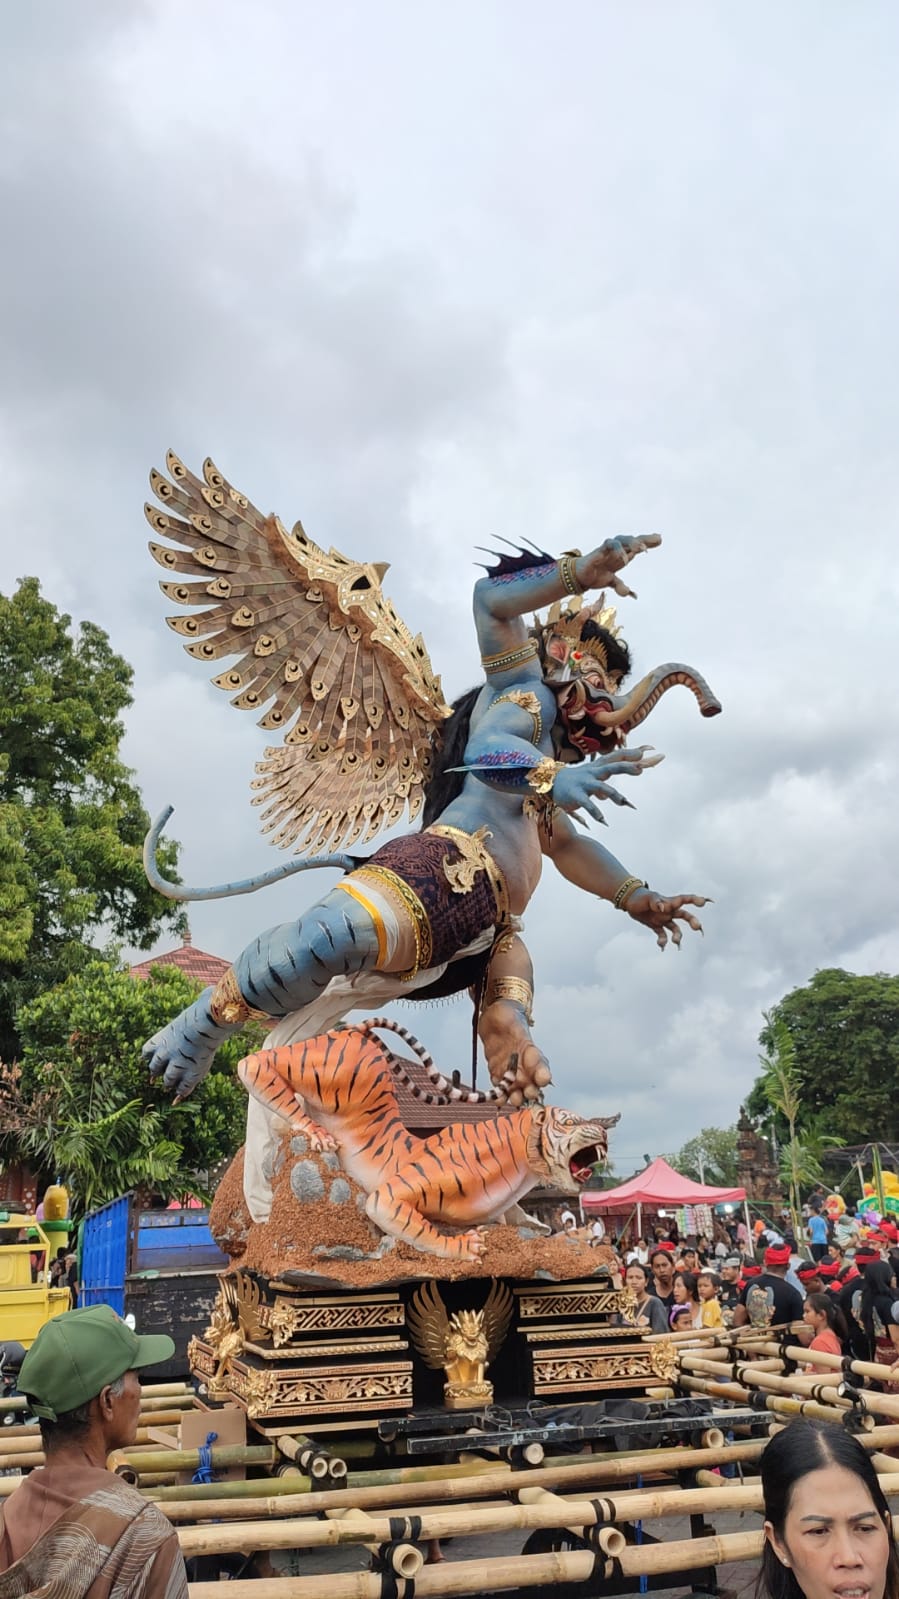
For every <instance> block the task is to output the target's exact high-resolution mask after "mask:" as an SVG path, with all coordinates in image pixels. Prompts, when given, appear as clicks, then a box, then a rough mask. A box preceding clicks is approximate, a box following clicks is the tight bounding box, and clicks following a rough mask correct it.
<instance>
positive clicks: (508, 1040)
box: [478, 933, 552, 1106]
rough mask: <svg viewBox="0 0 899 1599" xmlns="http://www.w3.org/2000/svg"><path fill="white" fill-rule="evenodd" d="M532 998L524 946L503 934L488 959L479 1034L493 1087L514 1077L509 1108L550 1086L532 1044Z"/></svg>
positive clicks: (546, 1070)
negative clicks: (507, 1074)
mask: <svg viewBox="0 0 899 1599" xmlns="http://www.w3.org/2000/svg"><path fill="white" fill-rule="evenodd" d="M533 997H534V968H533V966H532V965H531V957H530V955H529V954H528V951H527V946H526V945H525V943H524V940H523V939H521V938H520V937H519V936H518V934H517V933H504V934H503V935H502V936H501V937H500V938H499V940H498V941H497V943H496V946H495V948H494V951H493V954H492V955H491V957H490V968H489V971H488V975H487V990H486V993H485V995H484V1006H483V1009H482V1011H481V1015H480V1019H479V1021H478V1034H479V1036H480V1039H481V1043H482V1044H483V1046H484V1054H485V1056H486V1059H487V1069H488V1071H489V1073H490V1080H491V1082H492V1083H495V1084H499V1083H500V1082H501V1081H502V1079H503V1077H504V1076H505V1074H506V1072H508V1071H513V1072H514V1073H515V1086H514V1087H513V1089H512V1092H511V1093H510V1095H509V1104H510V1105H516V1106H517V1105H521V1104H522V1102H523V1101H524V1100H526V1099H527V1100H538V1099H542V1098H543V1090H544V1088H545V1087H546V1085H547V1083H550V1082H552V1074H551V1072H550V1069H549V1065H548V1063H547V1060H546V1057H545V1055H544V1054H543V1052H542V1050H540V1049H538V1048H537V1045H536V1044H535V1043H534V1041H533V1039H532V1038H531V1032H530V1027H531V1023H532V1017H531V1004H532V1002H533Z"/></svg>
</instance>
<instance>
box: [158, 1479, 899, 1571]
mask: <svg viewBox="0 0 899 1599" xmlns="http://www.w3.org/2000/svg"><path fill="white" fill-rule="evenodd" d="M897 1493H899V1487H897ZM518 1497H519V1503H518V1504H517V1505H510V1504H507V1503H504V1502H500V1503H497V1504H494V1505H492V1506H490V1507H489V1508H485V1507H483V1506H481V1505H471V1504H460V1505H454V1506H453V1507H452V1508H450V1509H440V1508H438V1509H428V1508H427V1507H419V1509H418V1510H417V1511H416V1512H415V1514H416V1515H417V1517H418V1518H419V1522H420V1525H419V1527H418V1528H417V1530H416V1534H415V1535H416V1537H417V1538H419V1539H421V1540H426V1539H430V1538H459V1537H466V1536H468V1537H480V1536H482V1535H485V1534H489V1533H494V1532H510V1531H515V1530H516V1529H522V1530H526V1531H528V1530H533V1529H536V1528H545V1527H570V1528H572V1529H575V1530H578V1531H579V1530H580V1529H581V1528H582V1527H592V1526H597V1525H606V1524H609V1525H610V1527H611V1524H612V1523H615V1522H618V1521H628V1520H632V1519H633V1520H639V1519H641V1518H644V1519H645V1518H648V1517H650V1516H652V1517H668V1516H682V1515H687V1514H690V1513H693V1514H699V1513H701V1512H703V1511H709V1512H711V1511H713V1510H740V1511H744V1510H745V1511H751V1510H754V1509H760V1508H761V1502H762V1501H761V1492H760V1490H752V1489H746V1488H743V1487H734V1486H732V1485H731V1486H728V1487H726V1488H724V1489H721V1490H718V1489H714V1490H712V1491H711V1492H710V1491H709V1490H707V1489H706V1490H704V1491H701V1492H700V1491H699V1490H697V1489H691V1488H673V1489H662V1490H660V1491H659V1492H657V1493H647V1492H645V1491H644V1490H642V1489H641V1490H639V1491H634V1492H628V1493H624V1494H619V1495H617V1496H616V1497H615V1498H614V1499H609V1498H605V1497H604V1498H603V1501H602V1503H601V1504H600V1505H599V1506H597V1505H596V1504H595V1503H594V1502H593V1501H592V1500H590V1499H564V1498H562V1497H560V1496H559V1495H557V1494H553V1493H548V1492H547V1491H546V1490H545V1489H542V1488H538V1487H531V1486H528V1487H526V1488H522V1489H521V1490H520V1491H519V1495H518ZM412 1514H413V1512H412V1511H410V1509H409V1508H408V1506H404V1507H403V1509H402V1511H401V1512H400V1513H399V1514H398V1513H397V1512H395V1511H394V1512H391V1514H390V1515H389V1516H388V1515H386V1514H385V1515H383V1516H381V1517H380V1518H379V1517H377V1516H373V1517H372V1520H371V1533H370V1535H371V1537H372V1538H378V1539H379V1540H381V1541H384V1540H386V1539H388V1538H389V1537H390V1535H391V1527H393V1529H394V1530H396V1523H397V1521H405V1523H406V1525H404V1526H403V1527H402V1528H401V1529H399V1535H400V1536H401V1537H405V1536H407V1535H408V1536H411V1535H412V1529H411V1528H410V1527H409V1526H408V1521H409V1519H410V1517H411V1516H412ZM178 1537H179V1540H180V1543H181V1549H182V1553H183V1554H185V1555H194V1554H211V1553H218V1554H225V1553H230V1552H235V1551H239V1550H241V1549H244V1548H247V1549H318V1548H324V1547H328V1546H336V1545H337V1544H343V1543H349V1542H356V1541H358V1540H357V1538H356V1537H354V1535H353V1532H352V1529H350V1528H348V1527H346V1526H344V1525H343V1524H342V1523H338V1524H336V1525H335V1524H334V1523H330V1522H323V1521H320V1520H318V1519H317V1518H316V1517H310V1516H304V1517H302V1518H301V1519H298V1520H294V1519H286V1520H281V1521H276V1522H272V1521H271V1520H269V1519H268V1518H260V1519H259V1520H256V1521H241V1522H233V1523H232V1524H231V1525H230V1526H225V1525H222V1524H218V1525H216V1526H213V1527H210V1526H203V1527H182V1528H181V1529H180V1531H179V1534H178Z"/></svg>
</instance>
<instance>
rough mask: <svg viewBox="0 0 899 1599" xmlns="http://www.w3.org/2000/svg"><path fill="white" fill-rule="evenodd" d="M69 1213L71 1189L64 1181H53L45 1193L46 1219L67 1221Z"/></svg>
mask: <svg viewBox="0 0 899 1599" xmlns="http://www.w3.org/2000/svg"><path fill="white" fill-rule="evenodd" d="M68 1214H69V1190H68V1189H67V1188H66V1187H64V1185H63V1184H62V1183H51V1184H50V1187H49V1188H48V1189H47V1190H46V1192H45V1193H44V1218H45V1220H46V1221H65V1219H66V1217H67V1216H68Z"/></svg>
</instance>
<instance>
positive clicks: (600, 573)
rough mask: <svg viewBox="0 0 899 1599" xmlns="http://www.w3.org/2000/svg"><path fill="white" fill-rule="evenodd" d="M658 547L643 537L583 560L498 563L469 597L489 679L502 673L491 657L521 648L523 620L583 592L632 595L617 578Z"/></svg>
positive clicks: (656, 540)
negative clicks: (627, 567)
mask: <svg viewBox="0 0 899 1599" xmlns="http://www.w3.org/2000/svg"><path fill="white" fill-rule="evenodd" d="M661 542H662V541H661V538H660V537H659V535H658V534H657V533H648V534H646V536H645V537H644V538H620V539H606V541H605V543H604V544H601V545H599V547H598V548H597V549H595V550H591V551H590V552H589V553H588V554H587V555H581V554H580V553H579V552H578V551H569V552H567V553H566V554H564V555H562V556H561V557H560V558H559V559H558V560H554V559H553V558H552V556H550V555H545V554H542V553H541V552H539V551H533V552H527V551H524V552H521V553H520V554H518V555H516V556H514V557H511V556H502V557H498V558H497V565H496V566H495V567H493V568H492V569H490V570H488V573H487V576H486V577H483V578H480V579H479V580H478V582H477V583H476V584H475V591H474V619H475V626H476V628H477V632H478V642H479V644H480V647H481V655H482V657H484V658H485V664H486V665H487V670H488V671H489V672H490V674H491V675H499V673H500V672H501V670H502V667H501V666H500V665H497V664H494V659H495V657H496V656H499V657H500V658H501V657H502V656H503V655H504V654H506V653H508V652H510V651H513V650H515V649H516V648H520V647H521V646H523V645H524V643H525V641H526V639H527V627H526V625H525V622H524V620H523V618H524V617H525V616H527V615H529V614H530V613H531V612H532V611H535V610H538V609H539V608H540V607H541V606H543V605H552V604H553V602H554V601H555V600H562V599H565V597H566V595H570V594H585V593H586V592H587V590H588V589H600V588H611V589H614V591H615V593H616V594H621V595H632V593H633V591H632V590H631V589H629V588H628V587H627V585H626V584H625V583H624V582H623V581H622V579H621V578H620V577H619V576H618V573H619V572H620V571H622V569H623V568H624V567H625V566H627V565H628V564H629V563H630V562H631V561H632V560H633V559H634V557H635V556H637V555H640V554H642V552H643V551H644V550H651V549H654V548H655V547H656V546H657V545H659V544H661ZM512 665H513V667H514V666H516V665H518V663H512Z"/></svg>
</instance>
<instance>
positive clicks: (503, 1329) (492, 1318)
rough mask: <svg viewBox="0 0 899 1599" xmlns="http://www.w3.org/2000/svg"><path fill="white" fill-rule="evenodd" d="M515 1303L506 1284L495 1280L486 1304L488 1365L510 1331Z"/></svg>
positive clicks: (485, 1324) (485, 1325)
mask: <svg viewBox="0 0 899 1599" xmlns="http://www.w3.org/2000/svg"><path fill="white" fill-rule="evenodd" d="M514 1305H515V1301H514V1299H513V1298H512V1294H511V1291H510V1289H509V1288H508V1287H507V1286H506V1284H505V1283H501V1282H497V1281H496V1280H495V1279H494V1281H493V1283H492V1284H491V1288H490V1292H489V1294H488V1295H487V1299H486V1301H485V1304H484V1333H485V1335H486V1338H487V1363H488V1365H489V1364H490V1362H491V1361H492V1360H493V1359H494V1358H495V1356H496V1355H498V1353H499V1351H500V1349H501V1348H502V1346H503V1343H504V1342H505V1337H506V1333H507V1332H508V1331H509V1322H510V1321H511V1320H512V1311H513V1308H514Z"/></svg>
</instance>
